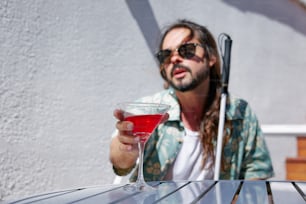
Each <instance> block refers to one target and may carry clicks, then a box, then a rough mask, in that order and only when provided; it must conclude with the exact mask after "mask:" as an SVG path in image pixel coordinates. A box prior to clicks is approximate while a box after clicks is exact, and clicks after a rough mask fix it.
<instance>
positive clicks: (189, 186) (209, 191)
mask: <svg viewBox="0 0 306 204" xmlns="http://www.w3.org/2000/svg"><path fill="white" fill-rule="evenodd" d="M149 184H150V185H152V186H154V187H155V188H156V190H154V191H150V192H128V191H126V190H124V186H125V185H128V184H122V185H103V186H96V187H87V188H79V189H72V190H65V191H58V192H52V193H46V194H43V195H37V196H32V197H28V198H24V199H21V200H18V201H14V202H11V204H13V203H14V204H25V203H31V204H32V203H56V204H60V203H86V204H87V203H99V204H100V203H123V204H125V203H126V204H129V203H132V204H135V203H137V204H149V203H167V204H168V203H173V204H179V203H210V204H213V203H216V204H223V203H227V204H228V203H237V204H238V203H239V204H252V203H256V204H265V203H267V204H272V203H273V204H278V203H286V204H287V203H290V204H291V203H292V204H299V203H301V204H305V203H306V195H305V194H306V182H293V181H292V182H291V181H242V180H236V181H229V180H228V181H226V180H221V181H213V180H205V181H176V182H173V181H168V182H165V181H162V182H151V183H149Z"/></svg>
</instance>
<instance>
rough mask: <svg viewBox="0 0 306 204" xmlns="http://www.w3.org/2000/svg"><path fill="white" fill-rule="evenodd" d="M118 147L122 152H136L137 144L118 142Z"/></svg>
mask: <svg viewBox="0 0 306 204" xmlns="http://www.w3.org/2000/svg"><path fill="white" fill-rule="evenodd" d="M119 149H120V150H121V151H124V152H138V146H137V144H133V145H131V144H120V145H119Z"/></svg>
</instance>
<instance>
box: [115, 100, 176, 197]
mask: <svg viewBox="0 0 306 204" xmlns="http://www.w3.org/2000/svg"><path fill="white" fill-rule="evenodd" d="M118 107H119V109H120V110H122V111H123V116H124V120H125V121H130V122H132V123H133V124H134V129H133V131H132V132H133V135H134V136H135V137H139V142H138V149H139V167H138V176H137V180H136V182H135V183H133V184H130V185H128V186H126V188H125V189H126V190H129V191H150V190H153V189H154V188H153V187H151V186H150V185H148V184H147V183H146V182H145V180H144V176H143V153H144V147H145V144H146V142H147V141H148V139H149V138H150V136H151V134H152V132H153V131H154V130H155V128H156V127H157V126H158V124H159V123H160V122H161V121H162V120H163V119H164V116H165V114H166V113H167V111H168V110H169V108H170V106H169V105H166V104H160V103H138V102H125V103H120V104H118Z"/></svg>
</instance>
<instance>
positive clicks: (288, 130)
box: [261, 125, 306, 137]
mask: <svg viewBox="0 0 306 204" xmlns="http://www.w3.org/2000/svg"><path fill="white" fill-rule="evenodd" d="M261 128H262V131H263V132H264V134H267V135H278V136H280V135H286V136H304V137H305V136H306V125H262V126H261Z"/></svg>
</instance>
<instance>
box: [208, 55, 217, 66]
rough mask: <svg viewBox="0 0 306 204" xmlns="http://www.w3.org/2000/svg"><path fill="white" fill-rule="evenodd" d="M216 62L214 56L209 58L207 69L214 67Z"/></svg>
mask: <svg viewBox="0 0 306 204" xmlns="http://www.w3.org/2000/svg"><path fill="white" fill-rule="evenodd" d="M216 62H217V58H216V56H214V55H212V56H211V57H210V58H209V62H208V64H209V67H212V66H214V65H215V64H216Z"/></svg>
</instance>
